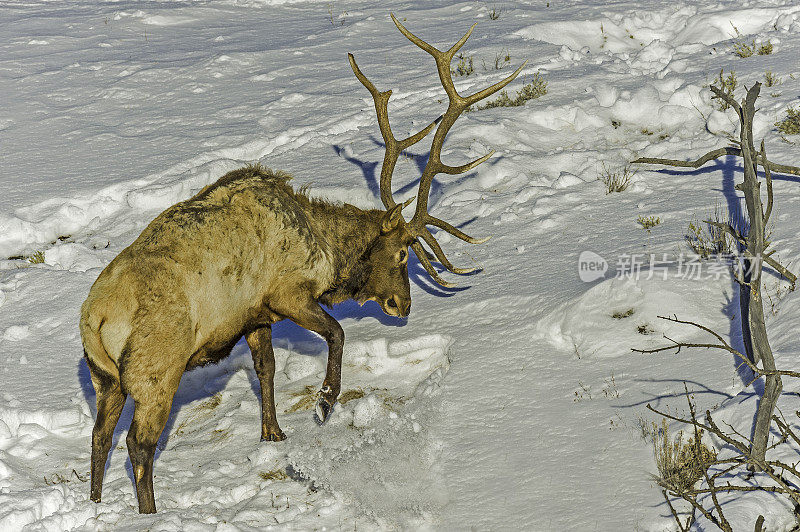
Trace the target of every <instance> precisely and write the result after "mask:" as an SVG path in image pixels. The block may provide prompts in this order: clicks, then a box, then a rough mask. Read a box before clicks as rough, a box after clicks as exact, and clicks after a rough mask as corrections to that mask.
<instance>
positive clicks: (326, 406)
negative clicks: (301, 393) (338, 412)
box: [314, 397, 333, 425]
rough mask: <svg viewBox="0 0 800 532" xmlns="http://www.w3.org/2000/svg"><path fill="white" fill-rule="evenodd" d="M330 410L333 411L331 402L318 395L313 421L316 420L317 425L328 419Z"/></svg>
mask: <svg viewBox="0 0 800 532" xmlns="http://www.w3.org/2000/svg"><path fill="white" fill-rule="evenodd" d="M331 412H333V403H331V402H329V401H328V400H327V399H325V398H324V397H320V398H319V401H317V407H316V412H315V414H314V421H316V422H317V424H318V425H322V424H323V423H325V422H326V421H327V420H328V417H329V416H330V415H331Z"/></svg>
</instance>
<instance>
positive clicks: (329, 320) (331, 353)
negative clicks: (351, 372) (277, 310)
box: [282, 300, 344, 423]
mask: <svg viewBox="0 0 800 532" xmlns="http://www.w3.org/2000/svg"><path fill="white" fill-rule="evenodd" d="M284 312H285V313H283V312H282V314H283V315H285V316H287V317H288V318H289V319H290V320H292V321H293V322H295V323H296V324H297V325H299V326H300V327H303V328H304V329H308V330H309V331H313V332H315V333H317V334H319V335H320V336H322V337H323V338H325V341H326V342H328V368H327V371H326V372H325V380H324V381H323V382H322V389H321V390H320V391H319V400H318V401H317V409H316V410H317V417H318V418H319V422H320V423H324V422H325V421H326V420H327V419H328V416H330V414H331V412H332V411H333V405H334V404H335V403H336V398H337V397H339V391H340V389H341V387H342V349H343V347H344V331H343V330H342V326H341V325H339V322H338V321H336V320H335V319H334V318H333V317H332V316H331V315H330V314H328V313H327V312H325V311H324V310H323V309H322V307H320V306H319V303H317V302H316V301H313V300H311V301H309V302H307V303H306V304H305V305H303V306H300V307H299V308H294V309H291V310H287V311H284Z"/></svg>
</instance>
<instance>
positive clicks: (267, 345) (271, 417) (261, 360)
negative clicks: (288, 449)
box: [245, 325, 286, 441]
mask: <svg viewBox="0 0 800 532" xmlns="http://www.w3.org/2000/svg"><path fill="white" fill-rule="evenodd" d="M245 340H247V345H248V346H249V347H250V354H251V355H252V356H253V366H254V367H255V369H256V375H257V376H258V382H260V383H261V441H281V440H285V439H286V435H285V434H284V433H283V431H282V430H281V428H280V426H279V425H278V416H277V414H276V413H275V391H274V385H273V379H274V378H275V353H274V352H273V350H272V326H270V325H267V326H265V327H260V328H258V329H256V330H254V331H252V332H250V333H248V334H247V335H246V336H245Z"/></svg>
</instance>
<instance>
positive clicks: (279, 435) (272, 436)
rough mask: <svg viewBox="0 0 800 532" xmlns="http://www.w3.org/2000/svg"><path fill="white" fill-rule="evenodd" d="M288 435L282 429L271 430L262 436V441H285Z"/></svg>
mask: <svg viewBox="0 0 800 532" xmlns="http://www.w3.org/2000/svg"><path fill="white" fill-rule="evenodd" d="M285 439H286V434H284V433H283V431H282V430H281V429H271V430H268V431H267V432H266V434H263V435H262V436H261V441H283V440H285Z"/></svg>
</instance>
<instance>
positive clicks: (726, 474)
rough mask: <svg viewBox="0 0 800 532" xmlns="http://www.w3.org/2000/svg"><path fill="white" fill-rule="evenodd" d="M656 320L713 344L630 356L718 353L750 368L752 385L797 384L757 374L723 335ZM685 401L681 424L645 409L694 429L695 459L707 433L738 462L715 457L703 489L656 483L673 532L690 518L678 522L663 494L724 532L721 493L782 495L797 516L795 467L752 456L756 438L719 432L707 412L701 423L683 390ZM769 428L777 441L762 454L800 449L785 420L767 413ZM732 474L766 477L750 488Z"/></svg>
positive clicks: (798, 473) (774, 373)
mask: <svg viewBox="0 0 800 532" xmlns="http://www.w3.org/2000/svg"><path fill="white" fill-rule="evenodd" d="M659 318H660V319H664V320H667V321H671V322H674V323H680V324H684V325H691V326H693V327H696V328H698V329H700V330H702V331H704V332H706V333H708V334H709V335H711V336H713V337H714V339H715V340H716V341H712V342H678V341H675V340H672V339H669V338H668V339H669V340H670V341H671V342H672V343H671V345H668V346H665V347H659V348H656V349H633V351H635V352H638V353H659V352H663V351H667V350H671V349H676V350H677V351H676V352H680V350H681V349H683V348H684V347H686V348H707V349H720V350H723V351H727V352H729V353H731V354H732V355H734V356H735V357H736V358H737V359H738V360H740V361H741V363H742V364H744V365H746V366H747V367H749V368H750V369H751V370H752V371H753V374H754V375H755V377H754V379H753V380H755V379H757V378H759V377H764V378H765V379H769V378H770V377H775V378H778V379H780V377H781V376H783V377H789V378H800V372H797V371H786V370H777V369H771V370H770V369H766V368H763V369H762V368H759V367H758V366H757V365H756V364H754V363H753V362H752V361H751V360H750V358H749V357H748V356H747V355H745V354H744V353H742V352H740V351H739V350H737V349H736V348H734V347H733V346H731V345H730V344H729V343H728V342H726V341H725V339H724V338H723V337H722V335H720V334H718V333H716V332H714V331H713V330H711V329H709V328H708V327H705V326H703V325H700V324H698V323H696V322H693V321H686V320H680V319H678V318H677V317H675V316H672V317H667V316H659ZM684 388H685V384H684ZM686 399H687V401H688V403H689V414H690V417H689V418H682V417H678V416H676V415H672V414H670V413H669V412H664V411H661V410H658V409H656V408H653V407H652V406H650V405H649V404H648V405H647V408H648V409H649V410H650V411H652V412H654V413H656V414H658V415H660V416H662V417H664V418H666V419H670V420H672V421H678V422H680V423H685V424H688V425H691V426H692V427H693V429H694V439H693V442H692V443H693V444H694V445H695V446H697V450H696V452H695V456H696V457H699V456H701V453H700V452H699V446H700V431H706V432H708V433H709V434H712V435H714V436H716V437H717V438H718V439H719V440H720V441H722V442H724V443H725V444H726V445H727V446H728V447H730V448H731V449H733V450H734V451H735V452H736V453H738V456H736V457H733V458H716V457H715V458H714V459H713V460H712V461H710V462H708V463H703V464H701V465H702V469H703V476H702V477H701V480H704V481H705V486H703V487H700V488H696V487H694V486H690V487H685V486H683V487H682V486H675V485H669V484H667V483H664V482H663V480H662V479H659V485H661V487H662V488H663V490H662V494H663V495H664V499H665V500H666V501H667V505H668V506H669V508H670V511H671V512H672V515H673V517H674V519H675V521H676V523H677V524H678V529H679V530H681V531H682V532H683V531H688V530H689V528H690V526H691V524H692V521H693V518H691V517H690V519H688V520H687V521H686V522H682V521H681V519H680V518H679V516H678V513H677V512H676V510H675V508H674V506H673V505H672V503H671V502H670V500H669V496H668V494H669V495H672V496H674V497H679V498H681V499H683V500H684V501H686V502H688V503H689V504H690V505H691V507H692V509H693V510H695V511H697V512H700V513H701V514H702V515H703V516H705V517H706V518H707V519H708V520H709V521H711V522H712V523H714V524H715V525H716V526H717V527H719V528H720V529H721V530H724V531H726V532H729V531H731V530H732V527H731V524H730V523H729V522H728V520H727V519H726V518H725V515H724V513H723V510H722V505H721V504H720V502H719V499H718V495H719V494H720V493H726V492H740V493H743V492H752V491H764V492H771V493H778V494H782V495H785V496H787V497H788V498H789V499H790V500H791V502H792V505H793V506H794V507H795V512H796V513H797V509H798V508H800V488H798V486H800V470H798V464H797V463H794V464H792V463H788V462H786V461H780V460H770V459H768V458H767V457H766V455H765V453H761V452H760V451H759V450H757V448H756V444H755V438H756V435H755V434H754V435H753V437H748V436H745V435H743V434H741V433H739V432H738V431H736V429H735V428H733V427H730V426H729V429H728V430H723V429H722V428H720V427H719V425H718V424H717V423H716V422H715V421H714V418H713V417H712V415H711V411H710V410H706V412H705V417H704V418H703V419H702V420H700V419H698V417H697V415H696V412H695V407H694V403H692V401H691V398H690V396H689V392H688V390H686ZM761 412H762V410H761V409H759V413H761ZM796 415H797V416H798V417H800V412H796ZM773 423H774V426H775V428H776V430H777V432H778V433H779V434H780V435H781V437H780V438H779V439H778V440H777V442H776V443H774V444H773V445H771V446H770V447H767V448H765V451H766V450H768V449H773V448H775V447H777V446H778V445H782V444H786V443H789V442H791V443H793V444H794V445H796V446H798V447H800V437H798V435H797V433H795V432H794V430H793V429H792V428H791V426H790V424H789V422H788V421H787V420H785V419H783V418H782V417H778V416H776V415H775V414H774V413H772V412H770V418H769V419H768V420H767V425H768V427H767V428H768V429H769V426H770V425H772V424H773ZM709 471H711V472H709ZM754 472H756V473H754ZM737 474H742V475H744V476H746V477H750V476H752V475H753V474H762V475H764V476H765V480H764V481H759V482H756V483H755V484H753V483H750V484H748V485H742V484H736V483H732V479H733V477H735V476H736V475H737ZM703 495H710V499H711V503H712V505H713V508H710V509H709V508H706V507H705V506H704V505H703V504H702V503H701V501H700V500H699V498H700V497H701V496H703ZM763 522H764V518H763V516H759V518H758V520H757V521H756V526H755V532H762V530H763V529H762V526H763Z"/></svg>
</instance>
